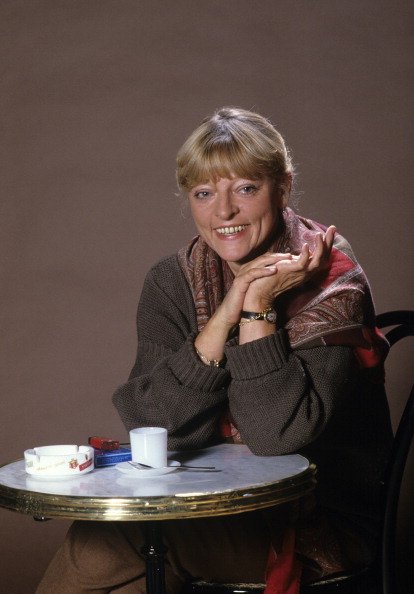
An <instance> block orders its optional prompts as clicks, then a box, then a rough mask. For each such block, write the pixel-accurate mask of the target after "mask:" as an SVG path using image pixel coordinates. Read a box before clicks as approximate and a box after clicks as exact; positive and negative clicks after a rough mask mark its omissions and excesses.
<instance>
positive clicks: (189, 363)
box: [168, 334, 229, 392]
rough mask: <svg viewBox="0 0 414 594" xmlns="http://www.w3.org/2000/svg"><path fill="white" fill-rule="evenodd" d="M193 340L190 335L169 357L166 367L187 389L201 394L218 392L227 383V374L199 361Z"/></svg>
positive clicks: (223, 370)
mask: <svg viewBox="0 0 414 594" xmlns="http://www.w3.org/2000/svg"><path fill="white" fill-rule="evenodd" d="M194 338H195V335H194V334H190V336H189V337H188V338H187V340H186V342H185V343H184V344H183V346H182V347H181V348H180V349H179V350H178V351H177V352H175V353H173V354H172V355H170V357H169V360H168V366H169V368H170V369H171V371H172V373H173V374H174V376H175V377H176V378H177V379H178V381H179V382H181V383H182V384H183V385H185V386H187V387H189V388H192V389H196V390H200V391H202V392H214V391H216V390H220V389H221V388H223V387H224V386H225V385H226V384H227V383H228V380H229V372H228V371H227V370H226V369H222V368H221V367H210V366H209V365H206V364H205V363H203V362H202V361H200V359H199V358H198V356H197V354H196V352H195V350H194Z"/></svg>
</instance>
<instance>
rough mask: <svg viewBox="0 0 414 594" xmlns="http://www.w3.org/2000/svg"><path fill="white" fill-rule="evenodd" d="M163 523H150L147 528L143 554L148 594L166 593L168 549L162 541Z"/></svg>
mask: <svg viewBox="0 0 414 594" xmlns="http://www.w3.org/2000/svg"><path fill="white" fill-rule="evenodd" d="M161 524H162V522H148V523H147V525H146V526H145V541H146V542H145V545H144V546H143V548H142V551H141V552H142V554H143V555H144V557H145V559H146V562H147V573H146V580H147V593H148V594H164V593H165V567H164V558H165V553H166V552H167V547H166V546H165V544H164V543H163V541H162V528H161Z"/></svg>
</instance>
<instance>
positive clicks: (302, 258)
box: [296, 243, 311, 269]
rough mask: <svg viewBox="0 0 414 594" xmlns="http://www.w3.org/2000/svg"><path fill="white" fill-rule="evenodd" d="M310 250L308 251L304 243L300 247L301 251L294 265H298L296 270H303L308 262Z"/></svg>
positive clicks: (307, 246)
mask: <svg viewBox="0 0 414 594" xmlns="http://www.w3.org/2000/svg"><path fill="white" fill-rule="evenodd" d="M310 257H311V254H310V250H309V244H307V243H304V244H303V246H302V251H301V252H300V254H299V258H298V259H297V260H296V264H298V269H300V268H305V267H306V266H307V265H308V264H309V261H310Z"/></svg>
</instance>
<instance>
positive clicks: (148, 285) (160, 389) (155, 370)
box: [113, 255, 392, 540]
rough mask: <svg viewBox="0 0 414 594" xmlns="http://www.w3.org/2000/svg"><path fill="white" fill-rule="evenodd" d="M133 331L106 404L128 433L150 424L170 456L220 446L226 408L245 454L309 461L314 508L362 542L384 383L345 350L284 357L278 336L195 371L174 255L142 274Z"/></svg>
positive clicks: (384, 410)
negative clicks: (132, 345)
mask: <svg viewBox="0 0 414 594" xmlns="http://www.w3.org/2000/svg"><path fill="white" fill-rule="evenodd" d="M137 330H138V352H137V358H136V363H135V365H134V367H133V369H132V371H131V374H130V378H129V381H128V382H127V383H126V384H124V385H123V386H121V387H120V388H119V389H118V390H117V391H116V392H115V394H114V397H113V402H114V404H115V406H116V408H117V410H118V412H119V414H120V416H121V418H122V420H123V422H124V424H125V426H126V428H127V429H128V430H130V429H132V428H134V427H139V426H150V425H154V424H156V425H159V426H163V427H166V428H167V429H168V434H169V447H170V448H171V449H188V448H200V447H203V446H207V445H212V444H214V443H217V442H218V441H219V440H220V435H219V429H218V418H219V417H220V416H221V414H222V412H223V411H225V410H226V409H227V408H230V411H231V415H232V417H233V419H234V420H235V422H236V424H237V427H238V429H239V431H240V434H241V437H242V439H243V442H244V443H246V444H247V445H248V446H249V448H250V449H251V451H252V452H253V453H254V454H257V455H279V454H288V453H292V452H300V453H303V454H304V455H306V456H307V457H308V458H310V459H311V460H312V461H314V462H315V463H316V464H317V467H318V498H319V502H320V504H321V506H322V507H324V508H325V510H326V511H327V513H328V514H330V515H331V516H332V518H333V521H334V522H336V523H337V524H338V526H341V525H342V524H343V521H344V520H345V522H346V523H348V522H352V523H353V524H354V525H355V526H356V527H358V530H359V531H360V532H361V533H363V536H364V538H365V537H366V538H368V539H369V540H371V538H370V535H371V534H375V531H376V520H377V519H378V511H379V489H380V481H381V478H382V475H383V471H384V467H385V464H386V460H387V456H388V452H389V447H390V443H391V436H392V433H391V426H390V420H389V411H388V406H387V401H386V397H385V392H384V388H383V385H380V384H374V383H371V382H370V381H369V378H368V377H367V376H366V372H364V371H363V370H360V369H359V368H358V366H357V364H356V361H355V359H354V355H353V351H352V349H351V348H349V347H345V346H317V347H314V348H307V349H305V348H302V349H300V350H292V349H291V348H290V347H289V343H288V339H287V334H286V333H285V331H284V330H283V329H280V330H278V331H277V332H276V333H275V334H274V335H272V336H268V337H265V338H262V339H260V340H257V341H253V342H249V343H247V344H244V345H239V344H238V341H237V337H236V338H233V339H232V340H230V341H229V343H228V345H227V347H226V350H225V353H226V357H227V363H226V367H225V369H221V368H215V367H208V366H206V365H204V364H203V363H202V362H201V361H200V360H199V358H198V357H197V355H196V353H195V351H194V346H193V344H194V337H195V335H196V332H197V326H196V318H195V311H194V303H193V299H192V296H191V292H190V289H189V287H188V284H187V282H186V280H185V278H184V275H183V273H182V271H181V268H180V266H179V263H178V260H177V256H176V255H173V256H169V257H167V258H164V259H163V260H161V261H160V262H159V263H158V264H157V265H155V266H154V267H153V268H152V269H151V270H150V272H149V273H148V275H147V278H146V280H145V283H144V288H143V291H142V295H141V299H140V302H139V306H138V314H137Z"/></svg>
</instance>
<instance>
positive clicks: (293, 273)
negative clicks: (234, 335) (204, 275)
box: [243, 225, 336, 311]
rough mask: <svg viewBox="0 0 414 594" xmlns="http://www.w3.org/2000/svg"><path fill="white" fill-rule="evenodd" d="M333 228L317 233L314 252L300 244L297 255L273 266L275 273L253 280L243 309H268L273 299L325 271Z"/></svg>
mask: <svg viewBox="0 0 414 594" xmlns="http://www.w3.org/2000/svg"><path fill="white" fill-rule="evenodd" d="M335 232H336V228H335V227H334V226H333V225H331V226H330V227H329V228H328V229H327V230H326V233H324V234H323V233H318V234H317V236H316V242H315V249H314V250H313V252H311V251H310V250H309V246H308V244H306V243H305V244H304V245H303V247H302V251H301V253H300V254H299V256H293V257H292V258H290V259H286V260H281V261H279V262H278V263H277V264H275V266H274V269H275V272H276V274H274V275H272V276H268V277H262V278H259V279H256V280H254V281H253V282H252V283H251V284H250V287H249V289H248V291H247V293H246V296H245V299H244V305H243V309H245V310H251V311H259V310H260V311H261V310H263V309H265V308H266V307H270V306H271V305H272V303H273V301H274V299H275V298H276V297H278V296H279V295H281V294H282V293H284V292H286V291H288V290H289V289H293V288H294V287H297V286H299V285H302V284H304V283H305V282H307V281H308V280H309V279H310V278H312V276H314V275H315V274H317V273H318V272H321V271H323V270H325V269H326V267H327V266H328V263H329V258H330V255H331V250H332V245H333V240H334V237H335Z"/></svg>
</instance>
